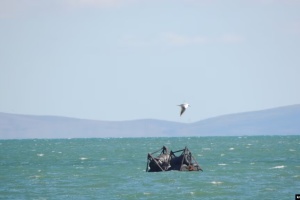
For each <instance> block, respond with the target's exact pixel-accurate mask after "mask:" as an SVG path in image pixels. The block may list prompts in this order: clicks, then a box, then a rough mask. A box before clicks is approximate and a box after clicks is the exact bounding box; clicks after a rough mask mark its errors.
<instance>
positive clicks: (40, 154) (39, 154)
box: [36, 153, 44, 157]
mask: <svg viewBox="0 0 300 200" xmlns="http://www.w3.org/2000/svg"><path fill="white" fill-rule="evenodd" d="M36 155H37V156H40V157H42V156H44V154H42V153H38V154H36Z"/></svg>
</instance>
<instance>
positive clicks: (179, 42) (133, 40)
mask: <svg viewBox="0 0 300 200" xmlns="http://www.w3.org/2000/svg"><path fill="white" fill-rule="evenodd" d="M245 41H246V40H245V38H244V37H243V36H242V35H238V34H223V35H220V36H217V37H214V36H204V35H194V36H189V35H183V34H178V33H174V32H163V33H159V34H154V35H151V37H149V36H143V35H126V36H123V37H121V39H120V43H121V44H122V45H126V46H131V47H150V46H161V45H163V46H174V47H183V46H201V45H215V44H217V45H220V44H222V45H233V44H242V43H244V42H245Z"/></svg>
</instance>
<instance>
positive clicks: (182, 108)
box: [178, 103, 191, 116]
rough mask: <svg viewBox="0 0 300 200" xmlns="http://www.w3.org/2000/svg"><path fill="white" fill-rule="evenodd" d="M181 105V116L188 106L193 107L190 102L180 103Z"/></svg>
mask: <svg viewBox="0 0 300 200" xmlns="http://www.w3.org/2000/svg"><path fill="white" fill-rule="evenodd" d="M178 106H180V107H181V112H180V116H181V115H182V114H183V113H184V111H185V110H186V109H187V108H188V107H191V106H190V104H188V103H183V104H180V105H178Z"/></svg>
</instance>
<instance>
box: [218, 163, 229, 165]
mask: <svg viewBox="0 0 300 200" xmlns="http://www.w3.org/2000/svg"><path fill="white" fill-rule="evenodd" d="M218 165H220V166H226V165H227V164H225V163H220V164H218Z"/></svg>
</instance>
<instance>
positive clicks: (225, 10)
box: [0, 0, 300, 122]
mask: <svg viewBox="0 0 300 200" xmlns="http://www.w3.org/2000/svg"><path fill="white" fill-rule="evenodd" d="M299 11H300V1H299V0H243V1H241V0H166V1H164V0H49V1H40V0H0V95H1V96H0V112H9V113H19V114H37V115H59V116H68V117H77V118H87V119H96V120H132V119H144V118H153V119H163V120H170V121H178V122H195V121H198V120H201V119H206V118H209V117H213V116H218V115H223V114H229V113H237V112H244V111H253V110H261V109H266V108H272V107H277V106H284V105H291V104H299V103H300V12H299ZM183 102H188V103H190V104H191V106H192V107H191V108H190V109H189V110H187V112H186V113H184V115H183V116H182V117H179V107H178V106H176V105H178V104H180V103H183Z"/></svg>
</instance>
